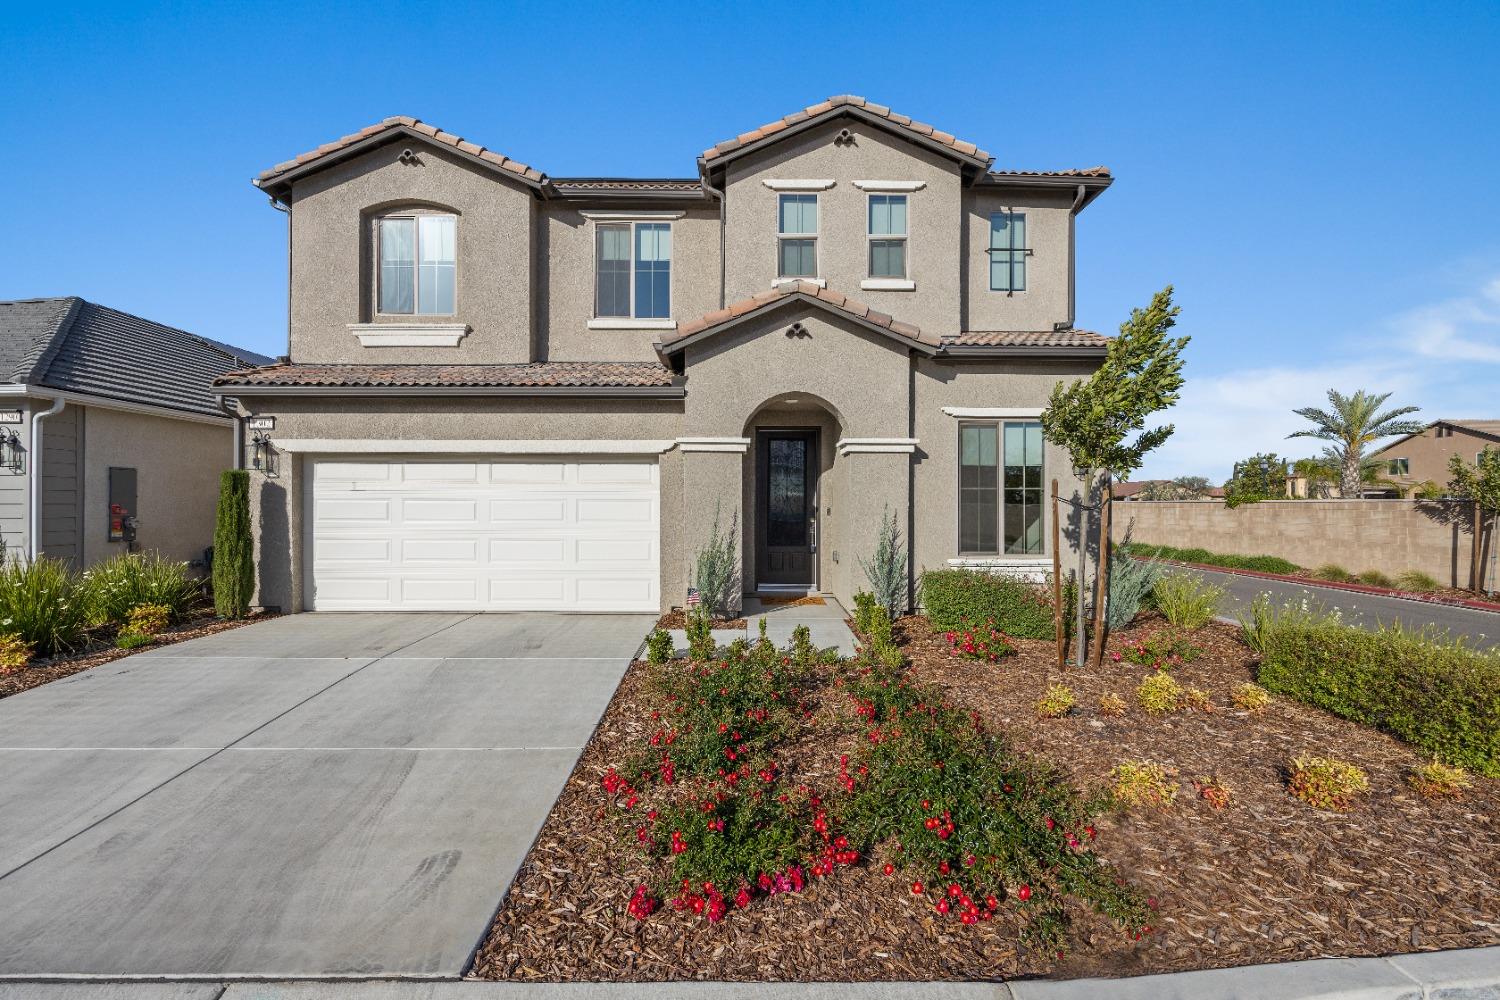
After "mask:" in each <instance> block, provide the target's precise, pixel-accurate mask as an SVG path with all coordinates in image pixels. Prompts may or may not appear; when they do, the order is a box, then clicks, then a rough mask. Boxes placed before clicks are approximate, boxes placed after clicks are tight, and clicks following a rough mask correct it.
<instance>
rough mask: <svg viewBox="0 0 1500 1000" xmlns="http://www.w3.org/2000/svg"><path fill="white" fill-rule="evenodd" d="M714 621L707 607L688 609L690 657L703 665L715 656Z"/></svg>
mask: <svg viewBox="0 0 1500 1000" xmlns="http://www.w3.org/2000/svg"><path fill="white" fill-rule="evenodd" d="M713 629H714V620H713V616H712V615H711V614H710V612H709V610H708V608H707V607H705V606H704V605H702V604H699V605H697V606H695V607H691V608H689V609H688V613H687V629H686V631H687V641H688V657H689V658H690V659H692V660H693V661H694V662H697V663H702V662H703V661H705V660H711V659H713V656H714V649H715V648H716V647H715V644H714V632H713Z"/></svg>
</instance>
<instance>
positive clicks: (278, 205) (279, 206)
mask: <svg viewBox="0 0 1500 1000" xmlns="http://www.w3.org/2000/svg"><path fill="white" fill-rule="evenodd" d="M270 198H271V207H272V208H274V209H276V211H278V212H285V213H286V353H287V356H288V357H290V356H291V353H292V203H291V200H290V193H288V200H287V201H285V202H283V201H281V200H280V199H278V198H277V197H276V196H275V195H274V194H273V195H271V196H270ZM235 468H236V469H237V468H239V466H238V465H236V466H235Z"/></svg>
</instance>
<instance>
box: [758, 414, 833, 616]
mask: <svg viewBox="0 0 1500 1000" xmlns="http://www.w3.org/2000/svg"><path fill="white" fill-rule="evenodd" d="M817 443H818V432H817V431H780V430H777V431H761V432H760V433H759V434H757V435H756V459H755V467H756V493H757V497H756V499H757V504H756V506H757V507H758V509H759V511H760V518H759V520H760V523H759V525H758V526H757V527H758V530H757V532H756V538H757V543H758V544H757V546H756V549H757V551H756V574H755V578H756V581H757V583H761V584H773V585H775V584H780V585H784V586H804V587H809V588H810V587H812V586H813V585H814V584H815V583H816V582H817V578H816V575H815V570H814V556H815V554H816V553H817V551H818V528H817V516H818V498H817V493H818V448H817Z"/></svg>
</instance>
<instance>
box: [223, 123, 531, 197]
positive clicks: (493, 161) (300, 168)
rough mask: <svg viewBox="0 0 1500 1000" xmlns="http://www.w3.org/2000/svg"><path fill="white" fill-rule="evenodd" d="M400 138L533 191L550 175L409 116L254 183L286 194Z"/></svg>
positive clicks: (317, 152) (310, 154)
mask: <svg viewBox="0 0 1500 1000" xmlns="http://www.w3.org/2000/svg"><path fill="white" fill-rule="evenodd" d="M400 138H408V139H413V140H415V141H417V142H421V143H427V144H430V145H433V146H439V147H443V148H446V149H448V150H451V151H454V152H457V153H459V154H460V155H462V156H465V157H467V158H469V159H470V160H473V161H474V162H476V163H478V164H480V165H482V166H484V167H486V168H488V169H491V170H496V171H499V172H502V173H505V174H508V175H509V176H511V177H512V178H514V179H515V180H519V181H521V182H523V183H525V184H527V185H530V186H531V187H541V185H542V184H544V183H545V182H546V180H547V175H546V174H544V173H542V172H541V171H540V170H537V169H535V168H533V167H528V166H527V165H526V164H524V163H521V162H520V161H519V160H513V159H511V158H510V157H508V156H506V155H504V154H503V153H497V152H495V151H494V150H493V149H486V148H485V147H484V146H481V145H479V144H477V143H473V142H469V141H468V140H467V139H464V138H462V137H460V136H456V135H454V134H453V133H451V132H444V131H443V130H442V129H440V128H438V127H437V126H435V125H430V124H428V123H427V122H424V121H421V120H419V119H416V118H412V117H410V116H408V115H394V116H392V117H390V118H387V119H385V120H384V121H381V122H377V123H376V124H374V125H369V126H367V127H365V128H362V129H360V130H359V131H358V132H351V133H349V134H348V135H346V136H343V137H342V138H339V139H335V140H334V141H333V142H325V143H324V144H323V145H321V146H319V147H318V148H317V149H312V150H309V151H307V152H306V153H302V154H300V155H298V156H296V157H294V158H292V159H290V160H287V161H286V162H284V163H278V164H276V166H274V167H272V168H270V169H269V170H264V171H262V172H261V174H260V176H259V177H256V178H255V180H254V181H253V183H254V184H255V186H256V187H258V188H261V189H262V190H264V191H266V192H268V193H271V194H282V193H285V192H286V190H287V189H288V188H290V186H291V182H292V181H294V180H295V179H297V178H298V177H301V176H303V175H304V174H308V173H311V172H312V171H313V170H320V169H322V168H323V167H326V166H329V165H330V164H332V163H334V162H337V161H339V160H345V159H348V158H349V157H351V156H357V155H358V154H360V153H363V152H366V151H367V150H370V149H373V148H375V147H377V146H383V145H385V144H386V143H388V142H392V141H394V140H396V139H400Z"/></svg>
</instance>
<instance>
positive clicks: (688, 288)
mask: <svg viewBox="0 0 1500 1000" xmlns="http://www.w3.org/2000/svg"><path fill="white" fill-rule="evenodd" d="M662 210H665V211H668V212H669V213H675V212H677V211H681V212H683V213H684V214H683V217H682V218H680V219H673V218H666V217H663V218H661V219H659V220H658V219H654V218H653V219H652V220H651V221H662V222H667V223H670V224H671V226H672V291H671V300H672V317H671V318H672V319H673V320H675V321H676V322H678V323H684V322H686V321H688V320H693V319H697V318H698V317H699V316H702V315H703V314H705V313H709V312H712V311H714V310H715V309H717V308H719V210H718V207H717V205H713V206H709V207H706V208H699V207H693V208H686V209H670V208H668V209H662V208H661V207H660V206H658V207H657V208H655V209H653V211H662ZM597 211H607V212H610V213H616V214H622V215H628V214H629V213H630V209H628V208H615V207H611V208H607V209H598V210H597ZM594 212H595V210H593V209H579V208H576V207H574V206H572V205H559V204H556V203H553V204H551V205H549V206H547V209H546V214H545V217H544V222H543V225H542V227H541V228H540V232H541V236H542V240H543V244H544V245H543V247H542V248H541V249H542V253H543V255H544V257H543V259H544V260H545V263H546V272H545V274H544V275H543V277H542V281H543V284H544V286H545V287H544V296H543V302H544V304H545V309H546V314H545V315H544V316H543V317H542V318H541V322H540V324H539V325H540V328H541V329H543V330H545V331H546V333H545V336H544V337H543V339H542V344H541V350H542V352H543V353H542V354H541V360H548V361H655V360H656V358H657V355H656V350H655V348H654V347H653V345H654V344H655V343H656V342H657V341H658V340H660V339H661V338H662V336H663V335H664V334H667V333H669V332H670V331H667V330H636V329H593V330H591V329H589V326H588V324H589V320H591V319H593V318H594V271H595V263H594V260H595V234H596V226H597V225H598V222H597V221H596V220H594V219H590V218H587V217H586V213H587V214H593V213H594Z"/></svg>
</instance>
